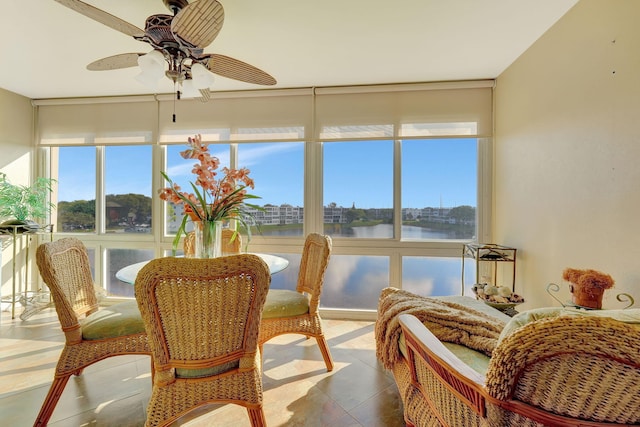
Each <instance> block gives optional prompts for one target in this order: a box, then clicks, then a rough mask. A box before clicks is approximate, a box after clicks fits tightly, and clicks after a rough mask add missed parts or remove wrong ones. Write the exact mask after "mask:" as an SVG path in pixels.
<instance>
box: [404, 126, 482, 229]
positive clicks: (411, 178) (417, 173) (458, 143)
mask: <svg viewBox="0 0 640 427" xmlns="http://www.w3.org/2000/svg"><path fill="white" fill-rule="evenodd" d="M477 153H478V141H477V139H475V138H466V139H418V140H405V141H402V183H401V186H402V239H418V240H435V239H458V240H460V239H473V238H474V237H475V236H476V205H477V200H478V196H477V188H478V184H477V183H478V179H477V175H478V166H477V165H478V155H477Z"/></svg>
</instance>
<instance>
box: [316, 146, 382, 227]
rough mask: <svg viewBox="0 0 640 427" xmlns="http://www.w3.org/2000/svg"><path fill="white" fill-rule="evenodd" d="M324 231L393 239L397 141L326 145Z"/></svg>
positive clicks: (324, 147)
mask: <svg viewBox="0 0 640 427" xmlns="http://www.w3.org/2000/svg"><path fill="white" fill-rule="evenodd" d="M323 150H324V161H323V165H324V171H323V180H324V232H325V233H326V234H328V235H330V236H333V237H336V236H340V237H357V238H391V237H393V142H392V141H358V142H329V143H324V145H323Z"/></svg>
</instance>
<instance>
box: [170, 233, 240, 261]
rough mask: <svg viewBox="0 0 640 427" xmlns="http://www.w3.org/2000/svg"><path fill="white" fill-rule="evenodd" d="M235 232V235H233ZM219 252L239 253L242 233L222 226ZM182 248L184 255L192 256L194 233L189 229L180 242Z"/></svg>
mask: <svg viewBox="0 0 640 427" xmlns="http://www.w3.org/2000/svg"><path fill="white" fill-rule="evenodd" d="M234 234H235V237H234ZM221 236H222V237H221V238H220V243H221V252H222V255H230V254H239V253H240V252H241V248H242V235H241V234H240V233H236V232H235V231H234V230H232V229H230V228H223V229H222V232H221ZM182 248H183V250H184V255H185V256H187V257H192V256H194V255H195V253H196V233H195V232H193V231H190V232H189V233H187V235H186V237H185V238H184V241H183V242H182Z"/></svg>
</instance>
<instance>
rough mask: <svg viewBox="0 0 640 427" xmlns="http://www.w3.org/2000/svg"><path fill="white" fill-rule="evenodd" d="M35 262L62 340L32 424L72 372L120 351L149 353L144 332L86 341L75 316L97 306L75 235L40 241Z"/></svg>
mask: <svg viewBox="0 0 640 427" xmlns="http://www.w3.org/2000/svg"><path fill="white" fill-rule="evenodd" d="M36 263H37V265H38V269H39V271H40V275H41V276H42V279H43V280H44V282H45V283H46V284H47V286H48V287H49V290H50V291H51V295H52V298H53V301H54V303H55V307H56V312H57V314H58V319H59V320H60V324H61V326H62V330H63V331H64V332H65V337H66V343H65V346H64V348H63V350H62V353H61V354H60V358H59V359H58V364H57V366H56V372H55V376H54V380H53V383H52V384H51V388H50V389H49V393H48V394H47V397H46V398H45V401H44V403H43V404H42V408H41V409H40V413H39V414H38V417H37V419H36V421H35V424H34V425H46V424H47V422H48V420H49V418H50V417H51V414H52V413H53V411H54V409H55V406H56V404H57V403H58V400H59V398H60V395H61V394H62V392H63V390H64V387H65V385H66V383H67V381H68V380H69V377H70V376H71V375H73V374H80V373H81V372H82V370H83V369H84V368H85V367H87V366H89V365H91V364H93V363H96V362H98V361H100V360H102V359H105V358H107V357H111V356H118V355H123V354H150V352H151V350H150V348H149V342H148V339H147V335H146V334H144V333H140V334H133V335H127V336H121V337H116V338H109V339H103V340H92V341H86V340H83V339H82V328H81V325H80V321H79V319H80V318H81V317H82V316H84V315H85V314H90V313H92V312H94V311H96V310H97V309H98V304H97V297H96V294H95V290H94V284H93V279H92V276H91V267H90V264H89V257H88V256H87V250H86V248H85V246H84V245H83V244H82V242H81V241H80V240H78V239H75V238H64V239H60V240H57V241H55V242H47V243H43V244H41V245H40V246H39V247H38V249H37V251H36Z"/></svg>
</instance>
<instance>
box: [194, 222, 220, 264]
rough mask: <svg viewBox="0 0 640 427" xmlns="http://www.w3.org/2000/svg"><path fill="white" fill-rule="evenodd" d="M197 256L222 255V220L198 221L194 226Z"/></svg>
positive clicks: (211, 256) (210, 256) (213, 256)
mask: <svg viewBox="0 0 640 427" xmlns="http://www.w3.org/2000/svg"><path fill="white" fill-rule="evenodd" d="M194 231H195V236H196V239H195V240H196V241H195V247H196V248H195V249H196V251H195V256H196V258H216V257H219V256H221V255H222V221H198V222H196V223H195V227H194Z"/></svg>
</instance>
